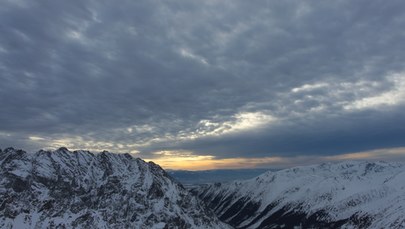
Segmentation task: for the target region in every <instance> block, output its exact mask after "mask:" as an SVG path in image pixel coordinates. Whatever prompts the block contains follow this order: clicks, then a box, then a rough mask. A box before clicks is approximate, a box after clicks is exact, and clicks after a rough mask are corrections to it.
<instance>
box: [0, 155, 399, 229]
mask: <svg viewBox="0 0 405 229" xmlns="http://www.w3.org/2000/svg"><path fill="white" fill-rule="evenodd" d="M0 165H1V167H0V228H10V229H11V228H18V229H24V228H141V229H144V228H145V229H146V228H152V229H169V228H170V229H171V228H177V229H183V228H197V229H198V228H201V229H206V228H207V229H210V228H219V229H226V228H232V227H233V228H238V229H242V228H243V229H256V228H258V229H264V228H294V227H298V228H405V166H404V165H402V164H399V163H386V162H374V163H369V162H356V161H347V162H341V163H336V164H332V163H327V164H321V165H315V166H302V167H296V168H291V169H285V170H280V171H268V172H266V173H263V174H262V175H260V176H257V177H255V178H252V179H249V180H244V181H232V182H223V183H214V184H205V185H199V186H194V188H193V189H192V190H191V192H190V191H189V190H187V189H185V188H184V187H183V185H181V184H180V183H178V182H177V181H175V180H174V179H172V178H171V177H170V175H168V174H167V173H166V172H165V171H164V170H163V169H162V168H160V167H159V166H158V165H156V164H154V163H153V162H149V163H147V162H145V161H143V160H141V159H139V158H134V157H132V156H131V155H129V154H113V153H109V152H101V153H97V154H93V153H91V152H89V151H73V152H71V151H69V150H67V149H66V148H60V149H58V150H55V151H43V150H41V151H39V152H36V153H27V152H25V151H22V150H16V149H13V148H7V149H5V150H0ZM221 220H222V221H221Z"/></svg>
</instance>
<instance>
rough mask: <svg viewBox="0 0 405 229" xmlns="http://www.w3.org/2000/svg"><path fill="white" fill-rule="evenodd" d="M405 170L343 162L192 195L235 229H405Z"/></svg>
mask: <svg viewBox="0 0 405 229" xmlns="http://www.w3.org/2000/svg"><path fill="white" fill-rule="evenodd" d="M404 190H405V166H404V165H402V164H398V163H386V162H373V163H368V162H342V163H337V164H330V163H329V164H322V165H319V166H306V167H297V168H292V169H287V170H281V171H277V172H268V173H265V174H263V175H261V176H259V177H257V178H253V179H250V180H246V181H235V182H229V183H222V184H221V183H217V184H210V185H201V186H199V187H198V188H194V189H193V190H192V192H193V193H194V194H195V195H197V196H198V197H199V198H200V199H201V200H202V201H203V202H205V203H206V204H207V206H208V207H210V208H211V209H212V210H213V211H215V213H216V214H217V215H218V217H219V218H220V219H221V220H222V221H224V222H226V223H228V224H230V225H231V226H233V227H235V228H240V229H256V228H258V229H260V228H294V227H298V228H398V229H399V228H405V192H404Z"/></svg>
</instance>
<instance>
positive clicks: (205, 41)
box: [0, 0, 405, 158]
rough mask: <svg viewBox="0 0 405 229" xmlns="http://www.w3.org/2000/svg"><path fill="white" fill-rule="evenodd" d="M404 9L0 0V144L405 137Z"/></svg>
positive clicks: (295, 149)
mask: <svg viewBox="0 0 405 229" xmlns="http://www.w3.org/2000/svg"><path fill="white" fill-rule="evenodd" d="M404 12H405V1H402V0H397V1H395V0H393V1H383V0H381V1H377V0H375V1H369V0H364V1H351V0H347V1H288V0H287V1H271V0H268V1H255V0H253V1H227V0H218V1H216V0H209V1H189V0H169V1H157V0H147V1H144V0H137V1H132V0H131V1H129V0H128V1H121V0H120V1H101V0H99V1H92V0H69V1H48V0H38V1H29V0H2V1H0V106H1V108H0V147H1V148H4V147H7V146H15V147H19V148H24V149H27V150H38V149H40V148H53V147H59V146H63V145H64V146H68V147H69V148H73V149H78V148H83V149H91V150H103V149H107V150H111V151H113V152H133V153H139V156H141V157H147V158H153V157H157V156H159V155H164V154H165V152H192V153H193V154H196V155H212V156H215V157H217V158H232V157H269V156H297V155H300V156H302V155H320V156H326V155H339V154H344V153H350V152H358V151H367V150H374V149H381V148H393V147H404V146H405V141H404V139H405V137H404V136H405V115H404V112H405V68H404V67H405V64H404V63H405V52H404V50H405V33H404V28H405V13H404ZM162 151H165V152H162ZM156 152H159V153H156Z"/></svg>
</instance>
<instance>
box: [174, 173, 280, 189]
mask: <svg viewBox="0 0 405 229" xmlns="http://www.w3.org/2000/svg"><path fill="white" fill-rule="evenodd" d="M267 171H270V169H217V170H203V171H187V170H167V173H169V174H170V176H172V177H173V178H174V179H176V180H177V181H179V182H181V183H182V184H185V185H192V184H207V183H215V182H227V181H234V180H246V179H250V178H253V177H256V176H258V175H260V174H262V173H264V172H267ZM272 171H276V170H272Z"/></svg>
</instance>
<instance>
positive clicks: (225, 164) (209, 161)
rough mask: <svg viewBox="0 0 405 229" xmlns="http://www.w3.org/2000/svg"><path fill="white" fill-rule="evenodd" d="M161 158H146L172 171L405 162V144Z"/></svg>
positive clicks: (165, 154)
mask: <svg viewBox="0 0 405 229" xmlns="http://www.w3.org/2000/svg"><path fill="white" fill-rule="evenodd" d="M156 155H159V156H160V157H157V158H155V159H145V160H146V161H153V162H155V163H156V164H159V165H160V166H161V167H162V168H164V169H173V170H191V171H197V170H211V169H247V168H270V167H271V168H288V167H294V166H300V165H311V164H318V163H323V162H337V161H343V160H388V161H405V147H401V148H392V149H379V150H371V151H365V152H357V153H347V154H341V155H335V156H295V157H263V158H240V157H239V158H223V159H218V158H215V157H214V156H209V155H208V156H204V155H193V154H192V153H190V152H186V153H184V152H170V151H164V152H159V153H156Z"/></svg>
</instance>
